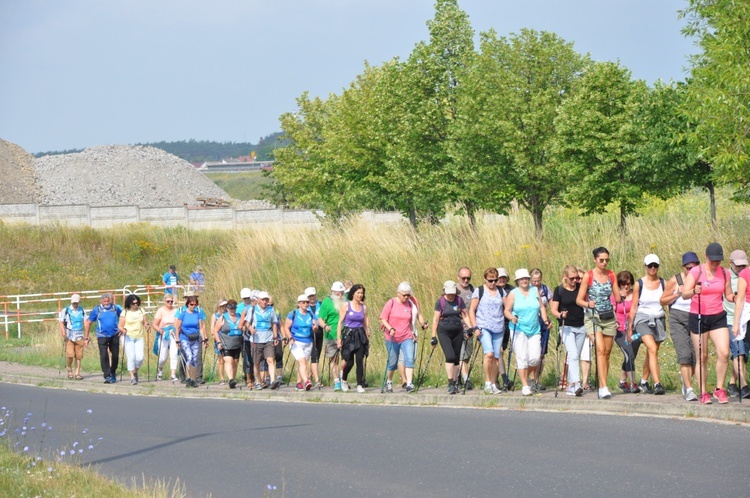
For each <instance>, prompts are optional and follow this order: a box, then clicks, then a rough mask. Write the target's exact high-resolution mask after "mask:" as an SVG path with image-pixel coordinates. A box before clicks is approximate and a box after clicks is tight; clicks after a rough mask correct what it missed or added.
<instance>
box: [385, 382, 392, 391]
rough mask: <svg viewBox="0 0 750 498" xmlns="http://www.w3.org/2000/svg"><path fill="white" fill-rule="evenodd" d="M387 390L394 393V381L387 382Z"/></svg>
mask: <svg viewBox="0 0 750 498" xmlns="http://www.w3.org/2000/svg"><path fill="white" fill-rule="evenodd" d="M385 392H387V393H392V392H393V383H392V382H387V383H386V384H385Z"/></svg>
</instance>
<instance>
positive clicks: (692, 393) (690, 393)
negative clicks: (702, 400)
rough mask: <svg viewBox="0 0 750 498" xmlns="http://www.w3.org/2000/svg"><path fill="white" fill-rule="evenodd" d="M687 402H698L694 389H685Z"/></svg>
mask: <svg viewBox="0 0 750 498" xmlns="http://www.w3.org/2000/svg"><path fill="white" fill-rule="evenodd" d="M685 401H698V395H697V394H695V391H693V388H692V387H686V388H685Z"/></svg>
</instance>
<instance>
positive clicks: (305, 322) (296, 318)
mask: <svg viewBox="0 0 750 498" xmlns="http://www.w3.org/2000/svg"><path fill="white" fill-rule="evenodd" d="M309 307H310V301H309V299H308V297H307V295H306V294H300V295H299V296H298V297H297V309H295V310H293V311H291V312H289V314H288V315H287V317H286V322H285V323H284V330H283V334H284V337H285V338H286V339H287V340H288V342H289V350H290V351H291V353H292V356H294V359H295V360H296V361H297V386H296V389H297V391H309V390H310V389H312V382H310V377H309V376H308V374H307V367H308V362H309V361H310V354H311V353H312V347H313V345H312V341H313V323H314V319H313V315H312V313H310V310H309Z"/></svg>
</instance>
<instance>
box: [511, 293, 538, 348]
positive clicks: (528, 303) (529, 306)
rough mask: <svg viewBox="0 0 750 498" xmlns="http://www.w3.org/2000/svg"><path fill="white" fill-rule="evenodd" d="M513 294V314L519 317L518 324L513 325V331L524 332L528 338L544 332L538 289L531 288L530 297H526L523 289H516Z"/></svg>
mask: <svg viewBox="0 0 750 498" xmlns="http://www.w3.org/2000/svg"><path fill="white" fill-rule="evenodd" d="M511 294H513V314H514V315H517V316H518V323H517V324H515V325H511V326H512V327H513V330H514V331H515V330H517V331H518V332H523V333H524V334H526V335H527V336H528V337H531V336H532V335H536V334H539V333H541V332H542V329H541V326H540V324H539V311H540V308H541V306H540V305H539V291H538V290H537V288H536V287H530V288H529V295H528V296H524V295H523V293H522V292H521V289H520V288H518V287H516V288H515V289H513V290H512V291H511Z"/></svg>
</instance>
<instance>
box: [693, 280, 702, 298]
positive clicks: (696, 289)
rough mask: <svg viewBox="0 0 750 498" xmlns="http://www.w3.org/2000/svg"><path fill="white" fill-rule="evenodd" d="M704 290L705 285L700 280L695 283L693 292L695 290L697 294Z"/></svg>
mask: <svg viewBox="0 0 750 498" xmlns="http://www.w3.org/2000/svg"><path fill="white" fill-rule="evenodd" d="M702 290H703V286H702V285H701V283H700V282H698V283H696V284H695V288H694V289H693V292H695V294H696V295H700V293H701V291H702Z"/></svg>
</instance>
